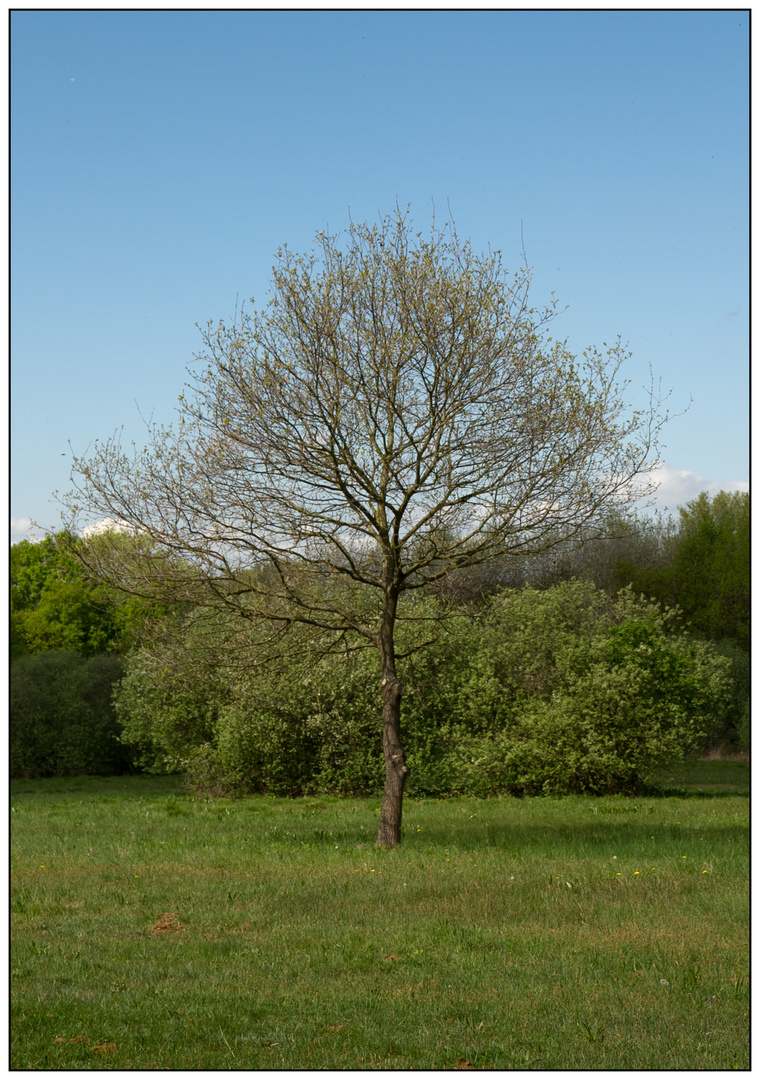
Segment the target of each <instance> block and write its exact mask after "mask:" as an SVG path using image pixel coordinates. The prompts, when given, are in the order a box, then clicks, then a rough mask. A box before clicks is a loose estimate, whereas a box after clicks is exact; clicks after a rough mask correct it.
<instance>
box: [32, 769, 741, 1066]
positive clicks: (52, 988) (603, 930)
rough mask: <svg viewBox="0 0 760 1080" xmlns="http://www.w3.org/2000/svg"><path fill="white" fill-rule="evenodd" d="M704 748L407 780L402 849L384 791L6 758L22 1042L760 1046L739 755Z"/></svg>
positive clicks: (434, 1057) (533, 1048)
mask: <svg viewBox="0 0 760 1080" xmlns="http://www.w3.org/2000/svg"><path fill="white" fill-rule="evenodd" d="M704 764H705V763H699V764H698V765H695V766H694V767H693V768H692V770H691V774H690V773H689V771H688V770H684V771H681V772H679V773H677V774H676V773H675V772H671V773H668V774H667V775H666V776H665V778H664V781H668V778H669V777H670V778H671V779H670V781H668V782H669V783H671V788H669V789H668V790H677V791H678V792H679V793H678V794H666V795H664V796H661V797H659V798H650V797H646V798H640V799H629V798H621V797H609V798H607V797H605V798H596V799H595V798H585V797H570V798H562V799H525V800H517V799H501V800H499V799H493V800H488V801H482V800H481V801H478V800H474V799H457V800H449V801H437V800H414V799H409V800H407V802H406V806H405V825H404V843H403V845H402V846H401V847H400V848H397V849H394V850H392V851H390V852H383V851H380V850H379V849H378V848H376V846H375V843H374V841H375V832H376V827H377V814H378V809H379V800H378V799H375V800H367V799H361V800H360V799H356V800H351V799H337V798H331V797H319V798H312V799H298V800H292V801H287V800H283V799H271V798H264V797H253V798H247V799H241V800H240V801H237V802H230V801H227V800H218V801H211V802H207V801H201V800H196V799H193V798H191V797H189V796H187V795H185V794H184V793H183V790H182V788H181V786H180V784H179V783H178V782H177V781H176V780H174V779H172V778H156V777H131V778H110V779H96V778H83V779H76V780H46V781H18V782H15V783H13V785H12V789H11V823H12V892H11V918H12V930H13V944H12V954H11V974H12V1021H11V1066H12V1068H15V1069H76V1068H85V1069H86V1068H96V1069H103V1068H111V1069H157V1068H164V1069H173V1070H175V1069H281V1068H296V1069H324V1068H327V1069H339V1068H350V1069H371V1068H380V1069H388V1068H391V1069H402V1068H422V1069H449V1068H457V1067H464V1066H465V1064H469V1065H471V1066H473V1067H475V1068H498V1069H509V1068H518V1069H525V1068H533V1069H539V1068H541V1069H697V1068H702V1069H726V1068H732V1067H734V1068H740V1069H746V1068H748V1066H749V1046H748V1034H749V1005H748V964H749V961H748V928H747V923H748V908H749V903H748V859H749V852H748V837H747V833H748V799H747V794H746V775H747V770H746V768H745V769H744V770H741V769H738V770H737V769H736V768H735V766H736V765H737V764H743V763H734V762H710V763H707V764H708V765H709V770H708V771H705V770H704V769H703V768H702V766H703V765H704ZM690 777H691V779H690ZM710 792H712V794H710ZM162 915H171V916H172V917H171V918H168V919H166V920H165V922H166V923H168V924H175V925H174V927H173V928H171V929H170V930H168V931H167V932H153V930H152V928H153V927H154V926H155V925H156V923H157V921H158V920H159V917H160V916H162ZM177 923H178V924H179V925H180V926H181V927H182V929H178V928H177V927H176V924H177Z"/></svg>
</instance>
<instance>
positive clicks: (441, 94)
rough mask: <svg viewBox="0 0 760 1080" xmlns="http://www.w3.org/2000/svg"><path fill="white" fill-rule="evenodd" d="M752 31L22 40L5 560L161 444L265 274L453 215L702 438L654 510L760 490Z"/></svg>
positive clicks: (205, 29)
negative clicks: (348, 228) (34, 531)
mask: <svg viewBox="0 0 760 1080" xmlns="http://www.w3.org/2000/svg"><path fill="white" fill-rule="evenodd" d="M748 51H749V15H748V13H747V12H743V11H669V12H658V11H626V12H623V11H606V12H595V11H583V12H578V11H575V12H573V11H543V12H540V11H539V12H530V11H481V12H456V11H430V12H425V11H418V12H413V11H374V12H364V11H353V12H352V11H348V12H343V11H280V12H264V11H262V12H258V11H226V12H203V11H181V12H179V11H165V12H155V11H121V12H115V11H99V12H98V11H14V12H13V13H12V15H11V253H12V261H11V272H12V278H11V346H12V351H11V420H12V428H11V451H12V457H11V509H10V513H11V536H12V539H20V538H21V537H23V536H25V535H29V524H28V523H29V520H30V519H33V520H35V521H37V522H39V523H40V524H41V525H43V526H45V527H52V528H56V527H58V526H59V525H60V508H59V507H58V506H57V504H56V502H55V500H54V498H53V492H54V491H55V490H56V489H57V490H60V491H65V490H67V489H68V487H69V469H70V457H71V455H70V450H69V443H71V446H72V447H73V448H74V450H75V452H77V453H81V452H82V451H84V450H85V449H86V448H87V447H88V445H90V444H91V443H92V441H93V440H94V439H96V438H103V437H107V436H108V435H110V434H111V433H113V431H114V430H115V429H116V428H119V427H121V426H122V425H123V427H124V433H125V436H126V437H127V438H128V439H131V438H135V439H138V440H139V439H140V438H141V432H142V430H143V428H142V421H141V420H140V416H139V413H138V406H139V409H140V410H141V411H142V413H143V414H145V415H150V414H153V415H154V417H155V418H156V419H158V420H161V421H169V420H171V419H172V415H173V410H174V408H175V406H176V402H177V397H178V395H179V394H180V393H181V391H182V387H183V383H184V382H185V379H186V371H185V369H186V367H187V365H188V363H190V362H191V360H192V357H193V355H194V354H195V353H196V352H197V351H198V350H199V349H200V347H201V342H200V336H199V333H198V330H197V329H196V325H195V324H196V323H201V324H203V323H205V322H206V321H207V320H209V319H211V320H216V319H218V318H221V317H229V316H230V315H231V314H232V312H233V309H234V307H235V302H236V298H237V297H239V298H240V299H241V300H243V299H245V300H248V299H249V298H251V297H255V298H256V300H257V302H261V301H264V300H265V299H266V293H267V287H268V278H269V273H270V270H271V266H272V262H273V257H274V252H275V251H276V249H277V247H278V246H279V245H280V244H281V243H283V242H287V243H288V245H289V246H290V247H291V248H292V249H294V250H308V249H309V248H310V247H311V244H312V241H313V238H314V235H315V233H316V232H317V231H318V230H320V229H323V228H326V227H329V228H330V229H331V230H333V231H336V230H338V229H340V228H342V227H344V226H345V225H346V224H347V222H348V218H349V213H350V215H351V217H352V218H353V219H354V220H366V219H373V220H376V219H377V216H378V214H380V213H385V212H387V211H389V210H392V209H393V207H394V205H395V202H396V201H397V200H398V202H399V203H400V204H401V205H406V204H407V203H410V204H411V207H412V214H413V216H414V218H415V220H417V221H419V222H420V224H421V225H422V224H426V223H428V222H429V220H430V215H431V212H432V205H433V202H434V203H435V206H436V207H437V210H438V213H439V214H441V213H445V212H446V208H447V203H448V205H450V207H451V211H452V213H453V216H454V219H455V220H456V223H457V227H458V230H459V232H460V234H461V235H462V236H466V237H469V238H470V239H471V241H472V243H473V245H474V246H475V247H476V249H483V248H485V247H486V246H487V245H488V244H490V245H491V246H492V247H495V248H500V249H501V250H502V253H503V258H504V261H505V263H506V265H507V266H509V267H514V268H517V267H518V265H519V264H520V263H521V261H522V253H521V243H522V242H521V230H522V236H523V237H524V243H525V249H526V253H527V258H528V262H529V263H530V264H531V266H532V267H533V270H534V279H533V290H532V295H533V301H534V303H536V304H537V305H540V304H541V303H542V302H543V301H545V300H547V299H548V298H549V295H550V294H551V293H554V294H555V295H556V296H557V298H558V300H559V302H560V306H562V307H564V306H567V310H566V311H565V312H564V313H563V315H562V316H561V317H560V319H559V320H558V321H557V323H556V324H555V326H554V335H555V337H563V338H564V337H566V338H568V339H569V344H570V346H571V347H572V348H573V349H575V350H576V351H578V352H580V351H582V350H583V349H584V348H585V347H586V346H588V345H590V344H597V345H601V343H602V342H604V341H607V342H611V341H612V340H614V339H615V338H616V337H617V335H620V336H621V337H622V339H623V340H624V341H627V342H628V343H629V345H630V348H631V350H632V352H633V357H632V359H631V361H630V363H629V364H628V368H627V372H626V374H627V377H628V378H630V380H631V390H630V396H631V398H632V400H634V401H635V402H636V403H641V402H642V401H643V392H642V390H641V388H642V387H643V386H644V384H645V383H646V382H647V381H648V377H649V375H648V373H649V368H650V365H651V367H652V369H653V370H654V372H655V373H656V375H658V376H661V378H662V383H663V386H664V387H666V388H672V390H673V394H672V398H671V405H672V409H673V411H675V412H678V411H680V410H681V409H682V408H683V407H685V406H686V405H687V404H688V401H689V397H690V395H691V397H692V398H693V404H692V406H691V408H690V409H689V411H688V412H687V413H686V414H685V415H684V416H680V417H678V418H677V419H674V420H673V421H672V422H671V424H669V425H668V428H667V430H666V433H665V444H666V445H665V450H664V453H663V457H664V460H665V462H666V468H665V469H664V470H663V473H662V476H663V481H664V482H663V486H662V488H661V494H660V502H661V503H662V504H667V505H668V506H669V507H671V508H675V506H677V505H679V504H683V503H684V502H685V501H686V500H687V499H690V498H693V497H694V496H695V495H696V494H698V492H699V491H700V490H710V491H715V490H718V489H720V488H726V489H727V488H735V487H742V488H744V489H746V488H747V481H748V478H749V475H748V474H749V451H748V442H749V419H748V413H749V392H748V378H749V359H748V319H749V299H748V247H749V236H748V228H749V225H748V184H749V181H748V171H749V137H748V123H749V121H748V112H749V56H748Z"/></svg>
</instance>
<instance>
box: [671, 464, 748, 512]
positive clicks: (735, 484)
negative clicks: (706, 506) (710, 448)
mask: <svg viewBox="0 0 760 1080" xmlns="http://www.w3.org/2000/svg"><path fill="white" fill-rule="evenodd" d="M652 479H653V480H654V481H655V482H656V483H657V484H658V487H657V491H656V492H655V493H654V496H653V499H654V504H655V506H658V507H660V508H662V509H664V508H666V507H667V508H668V509H670V510H675V509H676V507H678V506H684V505H685V504H686V503H687V502H690V501H691V500H692V499H696V498H697V497H698V496H699V495H700V494H701V493H702V492H703V491H706V492H707V494H708V495H717V493H718V492H719V491H749V484H748V483H747V481H746V480H724V481H717V480H708V479H707V477H705V476H700V475H699V473H694V472H689V470H688V469H674V468H673V467H672V465H667V464H663V465H661V466H660V467H659V469H656V470H655V472H653V473H652Z"/></svg>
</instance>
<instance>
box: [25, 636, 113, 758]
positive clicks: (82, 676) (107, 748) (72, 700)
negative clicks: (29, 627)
mask: <svg viewBox="0 0 760 1080" xmlns="http://www.w3.org/2000/svg"><path fill="white" fill-rule="evenodd" d="M121 673H122V664H121V661H120V660H119V659H118V657H116V656H113V655H111V654H108V655H106V654H99V655H95V656H91V657H83V656H81V655H80V654H79V653H76V652H72V651H65V650H63V651H51V652H41V653H37V654H36V655H34V656H22V657H20V658H18V659H17V660H15V661H14V662H13V663H12V664H11V669H10V765H11V776H14V777H43V776H76V775H80V774H87V773H94V774H100V775H109V774H114V773H122V772H126V771H128V770H129V769H130V767H131V759H132V755H131V752H130V751H129V750H128V749H127V748H126V747H125V746H124V745H123V744H122V743H121V742H120V741H119V733H120V728H119V724H118V721H117V718H116V714H115V712H114V708H113V705H112V695H113V688H114V685H115V684H116V682H117V681H118V680H119V678H120V676H121Z"/></svg>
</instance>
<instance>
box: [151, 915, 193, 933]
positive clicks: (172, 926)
mask: <svg viewBox="0 0 760 1080" xmlns="http://www.w3.org/2000/svg"><path fill="white" fill-rule="evenodd" d="M184 929H185V928H184V926H183V925H182V923H181V922H179V920H178V915H177V912H176V911H166V912H164V914H163V915H159V916H158V918H157V919H156V921H155V922H154V924H153V926H151V928H150V932H151V934H176V933H178V932H179V931H180V930H184Z"/></svg>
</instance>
